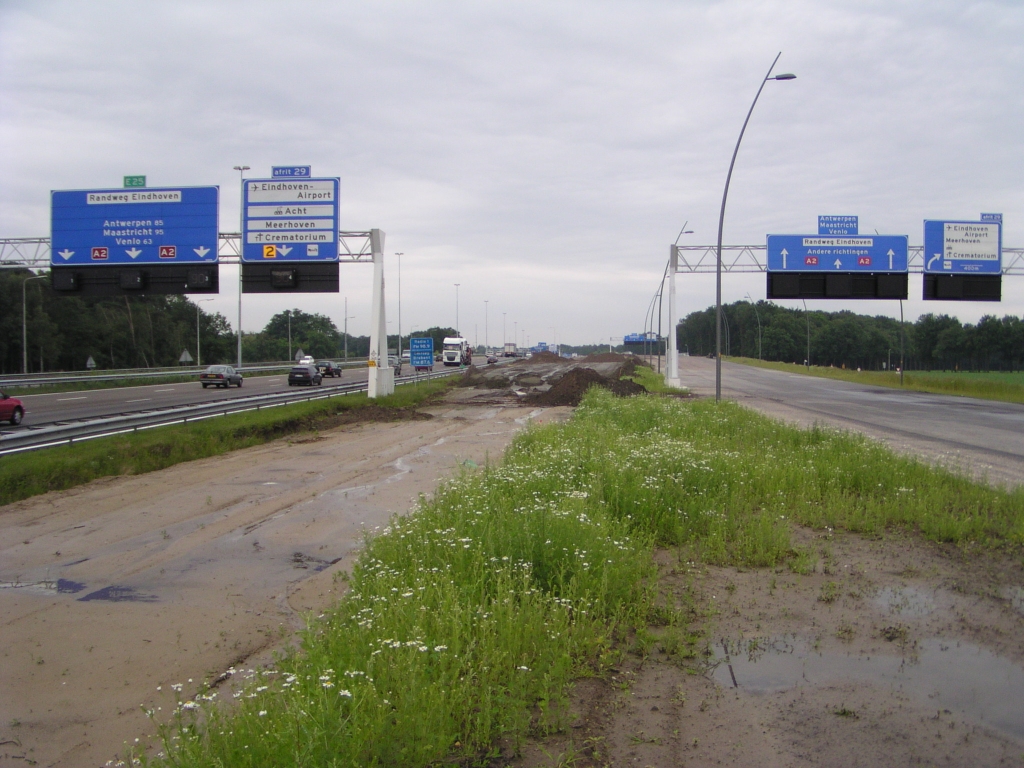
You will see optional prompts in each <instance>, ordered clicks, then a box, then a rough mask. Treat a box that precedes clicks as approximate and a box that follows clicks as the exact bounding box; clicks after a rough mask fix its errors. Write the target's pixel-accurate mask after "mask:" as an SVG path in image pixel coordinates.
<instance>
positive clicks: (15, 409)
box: [0, 392, 25, 425]
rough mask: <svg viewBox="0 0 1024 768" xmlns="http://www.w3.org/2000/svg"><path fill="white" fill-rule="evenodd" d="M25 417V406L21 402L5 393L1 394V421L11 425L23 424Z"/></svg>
mask: <svg viewBox="0 0 1024 768" xmlns="http://www.w3.org/2000/svg"><path fill="white" fill-rule="evenodd" d="M24 416H25V406H24V405H22V402H21V400H19V399H18V398H16V397H11V396H10V395H8V394H7V393H5V392H0V421H9V422H11V424H14V425H18V424H21V420H22V418H23V417H24Z"/></svg>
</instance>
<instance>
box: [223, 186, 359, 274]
mask: <svg viewBox="0 0 1024 768" xmlns="http://www.w3.org/2000/svg"><path fill="white" fill-rule="evenodd" d="M273 170H274V173H275V174H277V173H278V172H281V173H280V175H279V177H278V178H274V179H246V180H245V182H244V187H243V193H242V205H243V214H242V249H241V252H242V291H243V292H245V293H272V292H279V291H292V292H299V293H311V292H312V293H322V292H328V293H337V292H338V186H339V180H338V179H336V178H319V179H314V178H306V177H304V176H303V174H304V173H306V172H308V171H309V166H286V167H276V168H274V169H273ZM285 179H287V180H285Z"/></svg>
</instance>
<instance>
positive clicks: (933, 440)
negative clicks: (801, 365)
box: [680, 357, 1024, 486]
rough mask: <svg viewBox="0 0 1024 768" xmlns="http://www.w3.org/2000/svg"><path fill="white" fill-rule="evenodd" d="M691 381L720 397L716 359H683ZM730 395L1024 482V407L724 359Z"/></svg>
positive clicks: (772, 411)
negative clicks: (716, 374)
mask: <svg viewBox="0 0 1024 768" xmlns="http://www.w3.org/2000/svg"><path fill="white" fill-rule="evenodd" d="M680 374H681V378H682V382H683V385H684V386H686V387H689V388H690V390H691V391H693V392H694V393H695V394H697V395H701V396H708V397H714V394H715V361H714V360H710V359H707V358H699V357H683V358H680ZM722 396H723V397H725V398H728V399H730V400H735V401H736V402H738V403H741V404H743V405H746V406H748V407H750V408H753V409H755V410H758V411H761V412H763V413H766V414H768V415H771V416H776V417H779V418H783V419H786V420H788V421H792V422H796V423H798V424H801V425H804V426H809V425H811V424H814V423H819V424H830V425H832V426H836V427H839V428H842V429H848V430H852V431H857V432H862V433H864V434H866V435H868V436H869V437H872V438H875V439H877V440H881V441H883V442H885V443H887V444H889V445H890V446H891V447H892V448H894V449H896V450H899V451H904V452H910V453H914V454H917V455H919V456H922V457H924V458H926V459H928V460H929V461H933V462H939V463H943V464H947V465H952V466H955V467H959V468H961V469H963V470H965V471H968V472H971V473H972V474H974V475H975V476H976V477H979V478H982V477H987V478H988V479H989V481H992V482H995V483H997V484H1001V485H1011V486H1016V485H1021V484H1022V483H1024V405H1018V404H1015V403H1000V402H996V401H992V400H979V399H975V398H968V397H955V396H949V395H933V394H928V393H924V392H911V391H906V390H899V389H889V388H886V387H871V386H863V385H860V384H853V383H850V382H844V381H834V380H832V379H821V378H817V377H814V376H806V375H803V374H799V373H784V372H781V371H771V370H766V369H763V368H754V367H751V366H746V365H739V364H735V363H727V362H723V364H722Z"/></svg>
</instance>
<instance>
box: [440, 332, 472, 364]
mask: <svg viewBox="0 0 1024 768" xmlns="http://www.w3.org/2000/svg"><path fill="white" fill-rule="evenodd" d="M441 362H442V363H444V364H445V365H449V366H450V365H471V364H472V362H473V350H472V349H471V348H470V346H469V342H468V341H466V340H465V339H464V338H462V337H461V336H449V337H448V338H446V339H445V340H444V343H443V344H442V345H441Z"/></svg>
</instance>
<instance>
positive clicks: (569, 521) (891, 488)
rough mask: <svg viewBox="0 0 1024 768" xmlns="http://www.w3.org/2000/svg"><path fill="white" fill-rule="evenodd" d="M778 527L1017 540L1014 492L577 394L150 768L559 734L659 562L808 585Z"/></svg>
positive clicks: (713, 408)
mask: <svg viewBox="0 0 1024 768" xmlns="http://www.w3.org/2000/svg"><path fill="white" fill-rule="evenodd" d="M794 522H796V523H800V524H803V525H809V526H814V527H819V528H823V527H843V528H847V529H849V530H853V531H860V532H864V533H880V532H882V531H884V530H885V529H886V528H889V527H893V526H899V527H905V528H908V529H912V530H915V531H919V532H920V533H922V534H923V535H925V536H927V537H929V538H932V539H935V540H937V541H946V542H955V543H957V544H960V545H962V546H968V545H978V546H981V545H984V546H1020V544H1021V543H1022V542H1024V491H1017V492H1013V493H1008V492H1005V491H1002V490H998V489H993V488H989V487H986V486H981V485H977V484H975V483H972V482H970V481H969V480H967V479H965V478H963V477H960V476H957V475H955V474H952V473H950V472H947V471H943V470H937V469H933V468H930V467H927V466H925V465H924V464H922V463H920V462H917V461H915V460H913V459H908V458H903V457H898V456H896V455H894V454H893V453H892V452H891V451H889V450H887V449H885V448H883V447H881V446H879V445H876V444H874V443H871V442H869V441H868V440H866V439H863V438H860V437H858V436H854V435H849V434H843V433H838V432H832V431H823V430H820V429H811V430H800V429H797V428H794V427H789V426H785V425H782V424H780V423H778V422H775V421H772V420H770V419H768V418H765V417H763V416H760V415H758V414H755V413H753V412H750V411H747V410H745V409H743V408H741V407H739V406H737V405H735V404H731V403H721V404H716V403H714V402H711V401H683V400H679V399H675V398H657V397H636V398H630V399H616V398H614V397H612V396H611V395H610V394H608V393H607V392H605V391H604V390H600V389H595V390H591V392H590V393H588V395H587V397H586V398H585V399H584V401H583V404H582V405H581V406H580V407H579V408H578V409H577V411H576V414H575V416H574V418H573V419H572V420H571V421H570V422H569V423H568V424H565V425H561V426H547V427H542V428H535V429H531V430H529V431H527V432H526V433H524V434H522V435H521V436H519V437H518V438H517V439H516V440H515V441H514V442H513V444H512V445H511V446H510V448H509V450H508V451H507V452H506V455H505V458H504V460H503V463H502V464H501V465H500V466H497V467H490V466H489V467H486V468H484V469H482V470H480V471H478V472H476V473H467V474H464V475H463V476H462V477H460V478H459V479H457V480H456V481H454V482H451V483H449V484H447V485H445V486H442V487H441V488H440V489H439V491H438V493H437V495H436V496H435V497H434V498H433V499H431V500H426V499H424V500H421V504H420V506H419V508H418V509H417V510H415V511H414V513H413V514H411V515H409V516H405V517H397V516H396V517H394V518H392V521H391V523H390V525H389V526H388V527H387V528H386V529H385V530H383V531H381V532H380V534H379V535H377V536H375V537H371V538H368V539H367V541H366V547H365V550H364V551H363V553H362V555H361V557H360V559H359V561H358V563H357V566H356V567H355V569H354V572H353V575H352V577H351V591H350V593H349V594H348V595H347V596H346V597H344V598H343V599H342V600H341V601H340V603H339V604H338V605H337V607H335V608H334V609H332V610H330V611H328V612H327V613H326V614H325V615H323V616H321V617H320V618H319V619H312V620H311V622H310V625H309V628H308V630H307V631H306V632H305V633H304V634H303V636H302V638H301V647H299V648H297V649H293V650H290V651H288V652H286V653H284V655H283V656H282V657H281V658H280V659H279V660H278V662H277V664H276V665H275V666H274V668H273V669H272V670H263V671H259V672H256V673H254V674H253V675H252V677H251V679H249V680H248V681H247V682H246V683H244V684H243V685H242V686H241V687H240V690H238V691H237V692H236V694H235V696H236V699H237V700H236V701H235V702H234V703H233V705H232V706H223V705H218V704H217V703H216V701H215V696H216V693H215V692H213V693H211V692H208V691H204V692H201V693H200V695H199V696H198V697H197V698H195V699H188V700H181V699H179V700H178V702H177V707H176V713H175V715H174V717H173V720H172V721H171V722H170V723H168V724H165V725H163V726H162V727H161V730H160V732H161V734H162V739H163V740H162V747H163V753H162V754H161V755H160V756H158V757H157V758H151V759H149V762H151V763H153V764H159V765H171V766H211V767H212V766H253V767H256V766H261V767H262V766H268V765H274V766H320V765H332V766H395V767H400V766H426V765H438V764H442V763H451V764H458V765H471V764H486V763H487V761H488V760H489V759H492V758H495V757H496V756H497V752H498V747H497V745H498V744H499V743H501V742H502V741H504V742H505V743H512V744H515V743H517V742H518V741H519V740H521V739H523V738H524V737H525V736H527V735H529V734H543V733H546V732H548V731H551V730H554V729H559V728H564V727H565V726H566V725H567V722H566V711H567V709H566V703H567V694H568V690H569V686H570V684H571V682H572V680H573V679H574V678H576V677H578V676H580V675H583V674H594V673H597V674H600V673H601V672H602V671H603V670H605V669H606V668H607V666H608V665H609V664H610V663H611V662H612V661H614V660H615V659H616V658H617V657H616V654H617V653H618V652H620V651H621V649H622V644H621V641H622V640H623V639H624V638H626V637H627V636H629V635H628V633H627V630H629V629H635V630H636V634H635V635H633V637H634V639H635V640H636V643H637V646H638V647H639V646H641V645H643V642H642V641H644V638H647V641H649V640H650V633H649V632H648V631H647V629H646V623H647V622H648V621H651V620H654V621H656V620H657V619H658V618H659V616H660V615H661V613H662V612H664V610H665V609H663V608H658V607H656V600H655V597H654V593H655V586H654V584H653V582H652V577H653V575H654V572H655V569H654V566H653V558H652V550H653V548H654V547H655V546H658V545H677V546H681V547H685V548H686V549H687V551H688V553H690V554H692V556H693V557H695V558H698V559H701V560H703V561H704V562H712V563H722V564H743V565H750V566H764V565H776V564H779V563H788V564H789V566H790V567H791V568H793V569H794V570H798V571H801V570H807V569H808V568H809V567H810V565H812V564H813V563H812V562H811V560H812V559H813V557H814V555H813V554H812V553H808V552H805V551H801V550H800V549H799V548H795V547H794V546H793V544H792V542H791V538H790V532H791V526H792V524H793V523H794ZM645 642H646V641H645ZM177 690H180V687H179V688H178V689H177Z"/></svg>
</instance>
